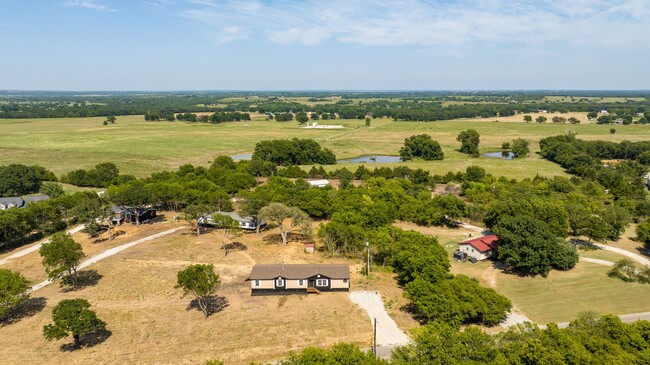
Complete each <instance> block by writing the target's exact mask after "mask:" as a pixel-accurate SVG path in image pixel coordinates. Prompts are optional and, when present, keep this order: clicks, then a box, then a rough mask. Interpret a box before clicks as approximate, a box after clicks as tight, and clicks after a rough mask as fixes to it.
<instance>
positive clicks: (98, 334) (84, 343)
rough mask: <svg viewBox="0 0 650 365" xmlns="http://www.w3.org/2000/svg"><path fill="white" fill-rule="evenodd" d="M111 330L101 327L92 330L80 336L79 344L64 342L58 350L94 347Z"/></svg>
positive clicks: (107, 336) (106, 337)
mask: <svg viewBox="0 0 650 365" xmlns="http://www.w3.org/2000/svg"><path fill="white" fill-rule="evenodd" d="M112 334H113V332H111V331H109V330H107V329H105V328H104V329H101V330H98V331H94V332H91V333H87V334H85V335H83V336H81V339H80V340H81V346H77V345H75V343H74V342H73V343H65V344H63V345H61V347H60V350H61V351H62V352H73V351H76V350H80V349H82V348H89V347H95V346H97V345H99V344H101V343H103V342H104V341H106V340H107V339H108V338H109V337H111V335H112Z"/></svg>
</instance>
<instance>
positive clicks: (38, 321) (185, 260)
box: [0, 223, 416, 364]
mask: <svg viewBox="0 0 650 365" xmlns="http://www.w3.org/2000/svg"><path fill="white" fill-rule="evenodd" d="M179 224H180V223H155V224H152V225H143V226H140V227H134V226H123V227H124V230H125V231H126V232H127V233H126V234H123V235H121V236H119V237H118V238H116V240H115V241H113V242H111V243H108V242H99V243H93V242H91V241H90V240H88V239H86V238H84V234H81V233H80V234H76V235H75V236H74V238H75V239H76V240H78V241H79V242H80V243H82V245H83V247H84V251H85V252H86V253H87V254H88V256H92V255H93V254H94V253H96V252H100V251H103V250H104V249H106V248H109V247H112V246H115V245H118V244H120V243H124V242H128V241H131V240H134V239H137V238H139V237H142V236H145V235H150V234H153V233H155V232H159V231H163V230H167V229H169V228H171V227H172V226H177V225H179ZM274 235H275V232H274V231H267V232H262V233H261V234H260V235H256V234H245V235H244V236H242V237H241V238H240V239H238V241H240V242H242V243H244V244H245V245H246V247H247V249H246V250H244V251H237V252H231V253H229V254H228V255H227V256H224V254H223V251H221V250H220V249H219V248H218V246H217V238H216V236H215V234H214V233H206V234H203V235H201V236H199V237H196V236H195V235H193V233H192V232H191V231H190V229H189V228H188V229H187V230H181V231H179V232H177V233H174V234H172V235H169V236H166V237H162V238H159V239H156V240H152V241H148V242H143V243H141V244H139V245H137V246H135V247H132V248H130V249H127V250H125V251H123V252H120V253H118V254H116V255H114V256H112V257H110V258H107V259H105V260H103V261H101V262H99V263H97V264H95V265H92V266H90V267H89V268H87V270H95V271H96V272H97V274H98V275H99V276H100V277H99V279H98V280H97V282H96V283H95V284H94V285H88V286H86V287H83V288H82V289H80V290H77V291H64V290H63V289H62V288H60V287H59V286H58V285H57V284H53V285H50V286H47V287H45V288H43V289H41V290H39V291H37V292H35V293H33V294H32V297H33V298H44V300H45V301H46V306H45V307H44V308H42V310H40V311H38V312H37V313H36V314H33V315H31V316H27V317H25V318H22V319H20V320H18V321H16V322H15V323H10V324H8V325H5V326H3V327H0V339H2V341H1V342H2V346H0V359H1V360H0V363H7V364H18V363H42V362H43V361H45V360H44V359H47V363H49V364H87V363H94V364H103V363H123V364H200V363H203V362H204V361H206V360H208V359H214V358H218V359H222V360H224V361H226V363H228V364H247V363H249V362H250V361H271V360H276V359H279V358H282V357H283V356H284V355H285V354H286V353H287V352H288V351H291V350H300V349H302V348H304V347H307V346H331V345H333V344H335V343H338V342H342V341H344V342H352V343H356V344H358V345H360V346H363V347H367V346H369V345H370V342H371V336H372V327H371V325H370V321H369V320H368V318H367V317H366V315H365V314H364V313H363V312H362V311H361V310H360V309H359V308H358V307H357V306H356V305H354V304H353V303H352V302H351V301H350V300H349V299H348V297H347V293H325V294H322V295H309V296H308V295H292V296H264V297H251V296H250V288H249V284H248V282H245V279H246V277H247V276H248V274H249V273H250V268H251V266H252V265H253V264H255V263H256V262H259V263H279V262H281V260H284V261H285V262H287V263H316V262H318V263H326V262H341V261H343V262H346V261H347V262H348V263H350V264H351V266H352V268H351V271H352V280H351V283H352V290H377V291H379V292H381V293H382V295H383V296H384V301H385V303H387V308H388V310H389V313H391V315H395V320H396V321H397V323H398V324H399V325H400V327H402V328H403V329H405V330H407V329H408V328H410V327H413V326H415V325H416V323H415V322H414V321H413V320H412V319H410V317H409V316H408V315H407V314H406V313H404V312H402V311H401V310H400V308H401V307H402V306H403V305H404V304H405V299H404V298H403V296H402V294H401V290H400V289H399V288H397V286H396V284H395V280H394V279H393V275H392V274H391V273H388V272H377V273H375V274H374V275H372V276H371V278H370V279H366V278H365V277H362V276H361V275H360V274H359V270H360V267H361V264H360V260H342V259H340V258H339V259H328V258H326V257H324V256H323V255H322V254H320V253H315V254H306V253H304V252H303V245H302V244H301V243H299V242H290V243H289V245H288V246H283V245H281V244H276V243H272V242H275V241H274V240H273V238H274ZM269 239H270V240H269ZM7 254H8V253H6V254H5V255H3V257H4V256H6V255H7ZM194 263H213V264H214V265H215V271H216V272H217V273H218V274H219V275H220V276H221V279H222V286H221V289H220V290H219V292H218V295H219V296H222V297H223V298H224V300H225V301H226V303H227V306H226V307H225V308H224V309H222V310H221V311H219V312H217V313H215V314H213V315H212V316H210V317H209V318H208V319H207V320H206V319H204V318H203V314H202V313H201V312H199V311H197V310H189V311H188V310H187V309H186V308H187V306H188V304H189V302H190V298H187V297H186V298H181V291H180V290H179V289H174V285H175V282H176V273H177V272H178V271H179V270H181V269H183V268H184V267H185V266H187V265H189V264H194ZM3 267H7V268H9V267H11V268H12V269H14V270H19V271H21V272H23V273H24V275H26V276H27V277H28V278H29V279H30V280H33V281H34V282H36V281H40V280H42V279H43V278H44V277H45V274H44V272H43V271H42V267H41V266H40V258H39V256H38V253H37V252H35V253H32V254H29V255H27V256H24V257H22V258H20V259H16V261H14V262H11V263H10V264H9V265H5V266H3ZM66 298H85V299H87V300H88V301H89V302H90V303H91V304H92V305H93V308H94V309H95V310H96V312H97V314H98V316H99V317H100V318H101V319H102V320H104V321H105V322H106V323H107V328H108V330H109V331H110V332H111V335H110V336H109V337H108V338H106V339H105V341H103V342H102V343H99V344H97V345H95V346H93V347H87V348H83V349H80V350H77V351H73V352H67V351H61V346H63V345H65V344H66V343H69V342H71V341H69V340H61V341H56V342H48V341H46V340H45V339H44V338H43V335H42V327H43V325H45V324H47V323H49V321H50V313H51V310H52V307H53V306H54V305H56V303H58V302H59V301H60V300H61V299H66Z"/></svg>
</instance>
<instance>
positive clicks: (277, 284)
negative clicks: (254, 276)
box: [275, 278, 284, 286]
mask: <svg viewBox="0 0 650 365" xmlns="http://www.w3.org/2000/svg"><path fill="white" fill-rule="evenodd" d="M275 286H284V279H282V278H278V279H277V280H276V281H275Z"/></svg>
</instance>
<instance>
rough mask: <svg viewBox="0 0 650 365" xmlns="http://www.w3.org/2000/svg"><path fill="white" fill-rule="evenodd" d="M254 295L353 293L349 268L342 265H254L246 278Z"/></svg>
mask: <svg viewBox="0 0 650 365" xmlns="http://www.w3.org/2000/svg"><path fill="white" fill-rule="evenodd" d="M246 280H247V281H250V283H251V295H273V294H305V293H316V294H320V293H321V292H325V291H350V266H348V265H342V264H284V263H282V264H275V265H255V266H253V269H252V270H251V274H250V276H249V277H248V279H246Z"/></svg>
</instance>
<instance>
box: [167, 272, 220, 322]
mask: <svg viewBox="0 0 650 365" xmlns="http://www.w3.org/2000/svg"><path fill="white" fill-rule="evenodd" d="M220 284H221V280H220V279H219V275H217V274H215V273H214V265H212V264H209V265H200V264H197V265H190V266H188V267H187V268H185V270H182V271H179V272H178V275H177V281H176V286H175V288H180V289H183V297H185V296H186V295H188V294H192V295H193V296H194V297H195V298H196V300H197V303H198V307H199V309H200V310H201V311H202V312H203V314H204V315H205V318H206V319H207V318H208V316H209V315H210V308H209V301H210V298H211V297H212V296H213V295H214V293H215V292H216V291H217V289H219V285H220Z"/></svg>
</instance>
